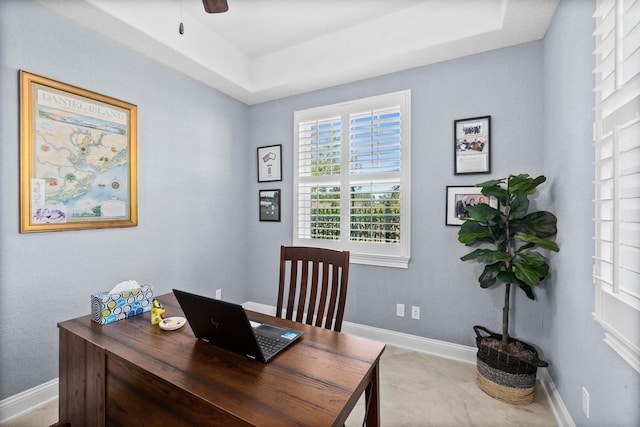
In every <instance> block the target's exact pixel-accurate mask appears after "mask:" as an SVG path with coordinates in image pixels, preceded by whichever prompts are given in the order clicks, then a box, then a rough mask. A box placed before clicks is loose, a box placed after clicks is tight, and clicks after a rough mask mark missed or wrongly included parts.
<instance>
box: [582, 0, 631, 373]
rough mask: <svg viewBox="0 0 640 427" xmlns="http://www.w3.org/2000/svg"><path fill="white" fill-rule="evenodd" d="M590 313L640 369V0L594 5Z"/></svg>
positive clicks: (611, 0)
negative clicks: (592, 301) (592, 297)
mask: <svg viewBox="0 0 640 427" xmlns="http://www.w3.org/2000/svg"><path fill="white" fill-rule="evenodd" d="M593 17H594V18H595V19H596V30H595V32H594V36H595V38H596V49H595V51H594V56H595V60H596V61H595V62H596V68H595V70H594V74H595V76H596V86H595V90H594V92H595V94H596V108H595V112H596V114H595V115H596V117H595V123H594V146H595V180H594V184H595V201H594V203H595V218H594V222H595V233H594V241H595V256H594V265H593V282H594V285H595V294H596V298H595V300H596V301H595V312H594V313H593V315H594V318H595V319H596V321H597V322H598V323H600V324H601V325H602V327H603V328H604V330H605V337H604V341H605V342H606V343H607V344H608V345H609V346H611V348H613V349H614V350H615V351H616V352H617V353H618V354H619V355H620V356H621V357H622V358H623V359H624V360H625V361H627V363H629V365H631V366H632V367H633V368H634V369H635V370H636V371H638V372H640V256H639V255H640V161H638V158H640V143H639V141H640V1H639V0H598V1H597V3H596V11H595V13H594V14H593Z"/></svg>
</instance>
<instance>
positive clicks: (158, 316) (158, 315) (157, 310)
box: [151, 298, 165, 325]
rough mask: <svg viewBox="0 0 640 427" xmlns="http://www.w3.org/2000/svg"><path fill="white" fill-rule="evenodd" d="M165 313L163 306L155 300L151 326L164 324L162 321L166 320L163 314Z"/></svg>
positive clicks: (152, 308)
mask: <svg viewBox="0 0 640 427" xmlns="http://www.w3.org/2000/svg"><path fill="white" fill-rule="evenodd" d="M164 312H165V310H164V307H163V306H162V303H160V301H158V300H157V299H155V298H154V299H153V303H152V304H151V324H152V325H157V324H158V323H160V322H162V319H164V316H163V315H162V313H164Z"/></svg>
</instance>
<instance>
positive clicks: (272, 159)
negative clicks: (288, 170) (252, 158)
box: [258, 145, 282, 182]
mask: <svg viewBox="0 0 640 427" xmlns="http://www.w3.org/2000/svg"><path fill="white" fill-rule="evenodd" d="M265 181H282V145H271V146H268V147H258V182H265Z"/></svg>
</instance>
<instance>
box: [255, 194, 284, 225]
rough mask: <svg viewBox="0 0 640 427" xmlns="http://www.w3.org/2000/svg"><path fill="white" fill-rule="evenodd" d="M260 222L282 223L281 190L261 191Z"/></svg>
mask: <svg viewBox="0 0 640 427" xmlns="http://www.w3.org/2000/svg"><path fill="white" fill-rule="evenodd" d="M260 221H277V222H280V190H260Z"/></svg>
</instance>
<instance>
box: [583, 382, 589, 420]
mask: <svg viewBox="0 0 640 427" xmlns="http://www.w3.org/2000/svg"><path fill="white" fill-rule="evenodd" d="M582 411H583V412H584V414H585V415H586V416H587V418H589V392H588V391H587V389H586V388H584V387H582Z"/></svg>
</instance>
